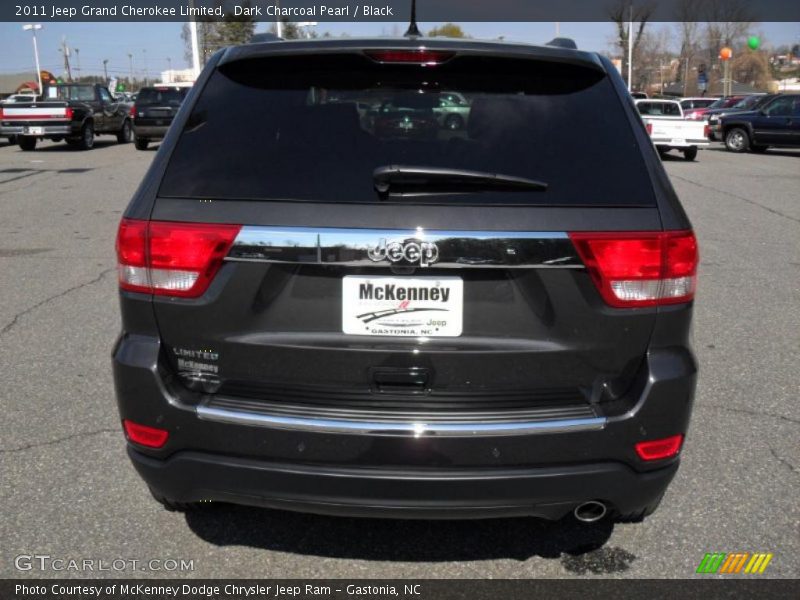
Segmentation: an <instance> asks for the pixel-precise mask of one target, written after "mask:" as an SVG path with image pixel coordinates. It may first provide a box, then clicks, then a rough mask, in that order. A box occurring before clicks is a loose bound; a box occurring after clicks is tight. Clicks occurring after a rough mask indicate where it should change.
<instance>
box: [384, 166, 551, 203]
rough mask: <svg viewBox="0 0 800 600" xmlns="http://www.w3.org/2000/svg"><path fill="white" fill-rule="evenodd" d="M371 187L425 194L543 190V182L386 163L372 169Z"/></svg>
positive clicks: (482, 173)
mask: <svg viewBox="0 0 800 600" xmlns="http://www.w3.org/2000/svg"><path fill="white" fill-rule="evenodd" d="M372 179H373V182H374V185H375V190H376V191H377V192H378V193H379V194H380V195H381V197H385V196H387V195H389V194H406V195H427V194H452V193H471V192H481V191H484V190H502V191H506V192H525V191H533V192H544V191H545V190H547V184H546V183H545V182H543V181H536V180H535V179H527V178H525V177H515V176H513V175H503V174H501V173H487V172H485V171H473V170H471V169H448V168H443V167H416V166H408V165H387V166H385V167H378V168H377V169H375V170H374V171H373V172H372Z"/></svg>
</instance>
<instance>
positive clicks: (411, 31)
mask: <svg viewBox="0 0 800 600" xmlns="http://www.w3.org/2000/svg"><path fill="white" fill-rule="evenodd" d="M404 35H405V37H421V36H422V34H421V33H420V31H419V27H417V0H411V22H410V23H409V24H408V31H406V32H405V34H404Z"/></svg>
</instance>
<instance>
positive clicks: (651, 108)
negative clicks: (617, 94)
mask: <svg viewBox="0 0 800 600" xmlns="http://www.w3.org/2000/svg"><path fill="white" fill-rule="evenodd" d="M636 107H637V108H638V109H639V113H641V114H643V115H647V116H648V117H680V116H681V107H680V106H679V105H678V103H677V102H639V103H638V104H637V105H636Z"/></svg>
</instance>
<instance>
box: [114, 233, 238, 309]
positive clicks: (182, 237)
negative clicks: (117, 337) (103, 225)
mask: <svg viewBox="0 0 800 600" xmlns="http://www.w3.org/2000/svg"><path fill="white" fill-rule="evenodd" d="M240 229H241V225H227V224H216V223H175V222H171V221H139V220H134V219H122V221H121V222H120V224H119V231H118V233H117V267H118V270H119V285H120V288H122V289H123V290H128V291H132V292H144V293H151V294H159V295H164V296H180V297H183V298H196V297H198V296H200V295H201V294H202V293H203V292H205V291H206V289H207V288H208V285H209V283H211V280H212V279H213V278H214V275H216V273H217V271H218V270H219V267H220V266H221V265H222V261H223V259H224V258H225V256H226V255H227V254H228V250H230V247H231V244H233V240H234V239H236V235H237V234H238V233H239V230H240Z"/></svg>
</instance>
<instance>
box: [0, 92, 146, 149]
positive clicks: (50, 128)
mask: <svg viewBox="0 0 800 600" xmlns="http://www.w3.org/2000/svg"><path fill="white" fill-rule="evenodd" d="M129 109H130V106H129V105H128V104H125V103H122V102H117V101H116V100H114V99H113V98H112V97H111V93H110V92H109V91H108V89H107V88H106V87H105V86H102V85H99V84H94V85H92V84H77V83H71V84H63V85H61V84H59V85H56V86H51V87H49V88H45V95H44V98H42V99H41V100H36V101H35V102H16V103H14V104H10V105H3V106H2V107H0V135H6V136H8V135H15V136H17V141H18V143H19V146H20V148H22V150H25V151H30V150H35V149H36V142H37V141H38V140H40V139H50V140H53V141H61V140H66V141H67V143H68V144H69V145H71V146H77V147H79V148H80V149H82V150H88V149H90V148H92V147H94V140H95V136H96V135H98V134H110V135H114V136H116V138H117V141H118V142H119V143H121V144H124V143H127V142H130V141H131V121H130V118H129V116H128V111H129Z"/></svg>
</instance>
